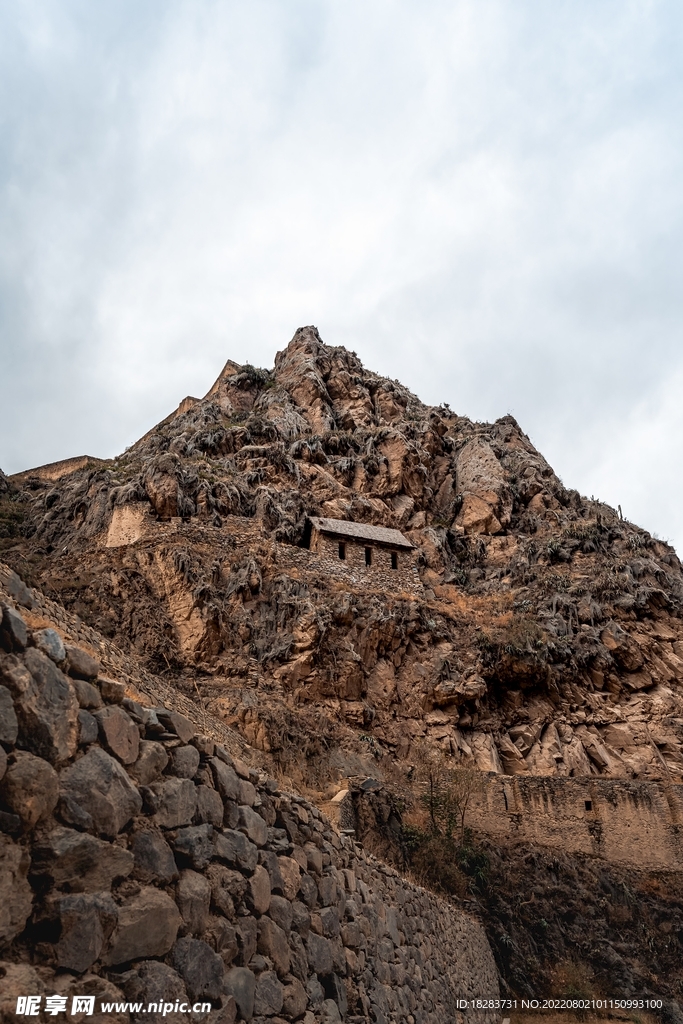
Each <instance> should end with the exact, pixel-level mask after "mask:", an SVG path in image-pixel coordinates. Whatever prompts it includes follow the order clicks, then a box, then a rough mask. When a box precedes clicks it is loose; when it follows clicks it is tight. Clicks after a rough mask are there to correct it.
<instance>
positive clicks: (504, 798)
mask: <svg viewBox="0 0 683 1024" xmlns="http://www.w3.org/2000/svg"><path fill="white" fill-rule="evenodd" d="M503 800H504V801H505V810H506V811H507V810H508V809H509V808H508V795H507V793H506V792H505V790H503Z"/></svg>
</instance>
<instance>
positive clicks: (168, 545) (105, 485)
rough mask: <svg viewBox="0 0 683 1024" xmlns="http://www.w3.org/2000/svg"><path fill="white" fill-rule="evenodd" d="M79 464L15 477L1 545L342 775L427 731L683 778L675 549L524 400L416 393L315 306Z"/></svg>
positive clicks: (682, 661) (510, 759)
mask: <svg viewBox="0 0 683 1024" xmlns="http://www.w3.org/2000/svg"><path fill="white" fill-rule="evenodd" d="M65 466H66V467H67V468H66V469H65V470H64V474H63V475H58V474H57V470H55V469H54V467H51V469H50V472H51V477H50V478H49V479H47V478H43V477H41V476H40V474H39V473H37V474H35V475H33V476H32V475H31V474H30V473H29V474H23V475H22V476H21V477H20V478H16V479H15V480H14V484H15V488H14V490H13V491H11V492H9V491H6V490H5V491H4V492H3V493H2V495H1V496H0V515H1V516H2V519H0V529H1V530H2V532H3V534H4V537H1V538H0V550H1V552H2V553H3V554H4V557H5V558H6V560H7V561H8V562H10V563H11V564H13V565H14V566H15V567H17V568H19V569H21V570H22V572H24V573H25V572H26V570H27V566H28V567H30V574H32V576H33V578H34V580H35V582H37V583H41V582H43V581H44V582H45V584H46V585H47V582H48V580H49V585H50V587H51V588H52V589H53V590H54V591H56V592H57V593H58V594H59V595H60V598H61V599H62V600H63V601H64V602H65V604H67V605H68V606H70V607H74V608H76V609H77V610H79V612H80V614H82V615H83V616H84V617H86V618H88V619H89V620H90V621H91V622H92V623H93V624H96V625H97V626H98V628H100V629H102V630H103V631H104V632H105V633H107V634H108V635H110V636H112V637H115V638H116V639H117V641H118V642H120V643H121V644H122V645H123V646H124V647H127V648H131V649H136V650H137V651H138V652H139V653H140V654H141V655H142V656H143V657H145V658H146V659H147V660H148V662H149V664H150V665H152V666H154V667H155V668H156V669H158V670H163V671H164V672H168V673H169V675H170V677H171V678H173V679H175V681H176V683H177V685H178V686H180V687H185V688H186V690H187V691H188V692H191V693H192V694H193V695H194V698H195V699H197V700H198V701H199V702H200V703H201V704H202V706H205V707H207V708H210V709H211V711H212V712H213V713H215V714H217V715H219V716H222V717H224V718H225V719H226V720H229V721H231V722H233V723H234V724H237V725H238V726H239V728H240V729H241V730H242V731H243V735H244V736H245V737H246V738H248V740H249V742H250V743H253V744H254V745H255V746H256V747H257V748H258V749H260V750H261V751H262V752H263V753H264V754H267V755H268V756H272V757H276V758H279V759H280V760H281V761H283V762H284V761H288V760H291V759H294V760H298V762H299V763H298V766H297V768H296V770H297V772H301V773H302V778H304V777H307V773H308V772H309V771H313V763H312V762H309V759H308V758H309V755H308V754H307V753H306V752H307V751H308V752H309V753H310V757H311V758H313V760H315V759H316V758H317V760H315V769H314V774H316V773H317V775H319V776H321V775H325V774H327V776H328V777H329V778H330V779H333V778H336V777H338V776H339V775H340V773H341V774H342V775H343V774H344V773H348V772H351V770H352V768H353V769H354V770H355V768H354V766H355V767H356V768H357V767H358V766H359V765H360V766H364V767H363V769H362V770H369V769H370V767H372V766H373V765H374V768H373V771H375V772H377V771H380V770H381V764H382V763H384V760H386V763H387V764H391V763H393V762H398V763H400V764H404V765H408V764H409V763H410V760H411V758H412V757H413V755H414V751H415V749H417V747H419V746H420V745H424V744H426V745H428V746H431V747H433V748H435V749H438V750H440V751H441V752H442V753H443V754H444V756H446V757H448V758H451V759H452V760H453V761H454V762H455V763H460V762H463V763H473V764H476V765H477V766H478V767H479V768H481V769H483V770H487V771H494V772H501V773H512V774H519V773H521V774H530V775H534V774H550V775H560V776H562V775H565V776H577V775H606V776H620V777H627V778H628V777H639V776H642V775H645V776H648V777H650V776H652V777H656V778H658V777H661V774H662V772H663V771H666V772H668V773H669V774H670V775H671V776H672V777H674V776H675V777H678V776H679V775H681V776H683V755H682V754H681V742H682V740H683V731H682V730H683V709H681V708H679V703H680V696H679V689H678V687H679V686H680V685H681V684H683V674H682V673H683V647H682V646H681V645H682V644H683V630H681V621H680V614H681V607H682V604H683V576H682V575H681V567H680V563H679V561H678V558H677V556H676V554H675V552H674V551H673V549H671V548H670V547H669V546H667V545H666V544H664V543H662V542H661V541H658V540H656V539H654V538H653V537H651V536H650V535H649V534H648V533H647V532H646V531H644V530H642V529H640V528H638V527H637V526H635V525H634V524H631V523H628V522H626V521H624V520H623V519H622V518H621V516H620V515H619V514H618V513H617V512H615V510H613V509H611V508H609V507H608V506H606V505H604V504H602V503H599V502H595V501H592V500H591V501H589V500H588V499H586V498H584V497H582V496H581V495H580V494H579V493H578V492H577V491H575V490H571V489H569V488H567V487H565V485H564V484H563V483H562V481H561V480H560V479H559V478H558V477H557V475H556V474H555V473H554V471H553V469H552V467H551V466H550V465H549V464H548V463H547V461H546V460H545V459H544V458H543V456H542V455H541V454H540V453H539V452H538V451H537V450H536V449H535V448H534V446H533V445H532V444H531V442H530V441H529V438H528V437H527V436H526V435H525V434H524V433H523V431H522V430H521V428H520V427H519V425H518V424H517V423H516V421H515V420H514V418H513V417H511V416H503V417H501V418H500V419H499V420H497V421H496V422H495V423H491V424H487V423H474V422H472V421H470V420H468V419H467V418H465V417H462V416H459V415H458V414H457V413H455V412H453V411H451V410H450V409H449V408H448V407H447V406H445V405H444V406H440V407H429V406H426V405H424V404H423V403H422V402H420V400H419V399H418V398H417V397H416V396H415V395H413V394H412V393H411V392H410V391H409V390H408V388H406V387H405V386H404V385H402V384H400V383H398V382H396V381H391V380H389V379H387V378H385V377H382V376H380V375H378V374H375V373H373V372H371V371H369V370H366V369H365V368H364V367H363V365H362V364H361V362H360V360H359V359H358V357H357V356H356V355H354V354H353V353H350V352H348V351H347V350H346V349H344V348H342V347H334V346H329V345H327V344H325V343H324V342H323V341H322V339H321V338H320V335H319V333H318V331H317V329H316V328H315V327H310V326H309V327H302V328H300V329H299V330H298V331H297V332H296V333H295V335H294V337H293V338H292V340H291V342H290V343H289V345H288V346H287V347H286V348H285V349H283V350H282V351H281V352H279V353H278V354H277V356H276V359H275V366H274V368H273V369H259V368H256V367H253V366H251V365H248V364H247V365H238V364H236V363H235V362H232V361H230V360H229V361H228V362H227V363H226V365H225V367H224V368H223V370H222V371H221V374H220V375H219V377H218V378H217V380H216V382H215V384H214V385H213V387H212V388H211V389H210V391H209V392H208V394H207V395H206V396H205V398H203V399H201V400H196V399H192V398H187V399H185V400H184V401H183V402H182V403H181V404H180V406H179V408H178V409H177V410H176V411H175V412H174V413H173V414H171V415H170V416H169V417H168V418H167V419H166V420H164V421H163V422H162V423H160V424H159V425H158V426H157V427H155V428H154V429H153V430H151V431H149V432H148V433H147V434H146V435H145V436H144V437H143V438H141V439H140V441H138V442H137V443H136V444H135V445H133V446H132V447H131V449H130V450H128V451H127V452H126V453H124V454H123V455H122V456H120V457H119V458H117V459H114V460H111V461H110V462H101V461H100V462H93V461H92V460H90V461H89V460H87V459H84V460H75V461H74V462H73V463H72V464H71V463H69V464H66V463H65ZM1 483H2V482H1V481H0V484H1ZM311 517H323V518H325V519H328V520H347V521H349V520H350V521H354V522H356V523H360V524H363V523H364V524H368V525H370V526H373V525H374V526H383V527H388V528H392V529H399V530H401V531H403V533H404V534H405V536H406V537H407V539H408V540H409V541H410V543H411V544H412V545H413V549H412V550H413V551H414V555H411V556H410V559H409V561H408V562H407V563H404V562H402V561H401V562H399V559H398V557H397V558H396V559H395V567H394V571H395V572H396V573H397V575H396V576H393V577H392V576H391V575H389V576H388V577H385V576H383V575H382V573H383V572H384V571H385V570H384V569H383V568H382V566H383V565H384V564H385V563H386V564H387V565H389V562H388V561H387V559H388V557H389V556H388V554H386V553H385V555H382V552H381V550H380V549H378V552H377V553H376V557H374V556H373V554H372V552H370V554H367V553H365V554H363V556H362V558H361V556H360V555H359V556H358V557H359V558H360V559H361V560H360V562H359V563H358V565H357V566H356V564H355V563H354V562H353V558H354V557H355V554H354V552H355V551H356V549H355V548H351V549H349V552H348V553H349V556H350V557H351V562H349V561H348V560H347V561H346V564H345V565H342V564H340V560H341V559H342V554H344V550H343V546H339V545H337V547H338V548H339V556H338V557H337V554H336V549H335V548H333V547H329V548H326V549H325V550H326V551H327V552H328V554H329V553H330V552H332V554H333V555H334V558H336V559H337V562H334V563H333V562H330V561H329V560H327V561H326V560H325V559H327V557H328V555H325V556H324V558H323V556H322V555H321V554H320V553H319V552H314V551H311V550H309V547H308V544H309V543H310V541H309V538H310V536H311V532H310V528H309V526H308V525H307V524H310V521H311ZM331 543H332V541H330V544H331ZM359 551H360V548H359ZM321 559H322V560H321ZM363 559H367V561H364V560H363ZM392 564H393V563H392ZM389 571H391V568H390V569H389ZM406 573H408V575H406ZM411 573H412V574H413V575H410V574H411ZM307 716H309V717H310V720H311V722H312V723H313V722H314V723H315V724H313V725H311V729H312V733H313V735H306V727H305V724H302V723H305V722H306V721H307V720H308V717H307ZM617 724H619V729H617V728H616V725H617ZM645 725H647V730H645V728H644V726H645ZM321 735H324V736H325V737H326V739H325V750H326V754H325V758H324V763H323V762H321V761H320V757H319V754H320V736H321ZM365 737H370V740H371V746H368V743H369V742H370V741H369V740H368V739H365ZM653 737H654V739H653ZM653 743H654V746H653ZM370 749H371V750H373V751H374V753H373V754H372V756H371V758H370V761H369V762H368V750H370ZM302 751H303V753H302ZM314 755H315V756H314ZM383 759H384V760H383ZM375 762H377V764H375ZM359 770H360V769H359Z"/></svg>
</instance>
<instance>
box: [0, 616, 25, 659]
mask: <svg viewBox="0 0 683 1024" xmlns="http://www.w3.org/2000/svg"><path fill="white" fill-rule="evenodd" d="M0 642H2V646H3V647H4V648H5V649H6V650H8V651H23V650H24V649H25V647H26V645H27V644H28V629H27V627H26V623H25V622H24V620H23V618H22V616H21V615H20V614H19V612H17V611H15V610H14V608H3V610H2V623H1V624H0Z"/></svg>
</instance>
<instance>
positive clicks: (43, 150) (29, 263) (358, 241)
mask: <svg viewBox="0 0 683 1024" xmlns="http://www.w3.org/2000/svg"><path fill="white" fill-rule="evenodd" d="M682 52H683V5H681V4H680V0H679V2H674V0H671V2H657V0H614V2H612V0H572V2H564V0H553V2H550V3H549V2H548V0H471V2H466V0H443V2H441V0H413V2H398V0H373V2H371V3H368V2H367V0H363V2H359V0H287V2H283V0H248V2H245V0H241V2H239V3H237V2H230V0H223V2H209V0H189V2H180V0H159V2H152V0H135V2H133V0H118V2H117V3H115V4H102V3H92V0H5V2H4V3H3V4H2V5H0V358H1V364H0V466H1V467H2V468H3V469H4V470H5V472H7V473H11V472H16V471H18V470H20V469H25V468H28V467H30V466H36V465H40V464H42V463H44V462H48V461H52V460H56V459H61V458H66V457H68V456H71V455H76V454H83V453H87V454H92V455H98V456H110V455H114V454H117V453H118V452H120V451H122V450H123V449H124V448H125V447H126V445H129V444H131V443H132V442H133V441H134V440H135V439H137V437H139V436H140V435H141V434H142V433H143V432H144V431H145V430H147V429H148V428H149V427H150V426H151V425H152V424H153V423H155V422H156V421H158V420H159V419H160V418H162V417H163V416H165V415H166V414H167V413H168V412H169V411H171V409H173V408H174V407H175V406H176V405H177V403H178V401H179V400H180V399H181V398H183V397H184V396H185V395H187V394H193V395H197V396H201V395H203V394H204V393H205V392H206V391H207V390H208V388H209V387H210V385H211V384H212V382H213V380H214V378H215V377H216V376H217V374H218V372H219V370H220V368H221V366H222V365H223V363H224V362H225V360H226V359H227V358H232V359H235V360H237V361H238V362H247V361H248V362H251V363H254V364H257V365H262V366H272V364H273V358H274V355H275V352H276V351H277V350H278V349H280V348H283V347H284V346H285V345H286V344H287V342H288V341H289V339H290V338H291V336H292V334H293V333H294V330H295V329H296V328H297V327H299V326H302V325H304V324H316V325H317V327H318V328H319V330H320V332H321V335H322V337H323V339H324V340H325V341H327V342H328V343H330V344H334V345H338V344H342V345H346V346H348V347H349V348H352V349H354V350H355V351H356V352H357V353H358V354H359V355H360V357H361V358H362V359H363V361H364V362H365V364H366V365H367V366H369V367H371V368H372V369H375V370H378V371H380V372H382V373H385V374H387V375H388V376H390V377H396V378H399V379H400V380H401V381H402V382H403V383H405V384H407V385H408V386H409V387H411V388H412V389H413V390H414V391H416V392H417V393H418V394H419V395H420V397H421V398H422V399H423V400H425V401H427V402H433V403H439V402H449V403H450V405H451V407H452V408H453V409H455V410H457V411H458V412H460V413H463V414H466V415H469V416H471V417H473V418H475V419H480V420H484V419H495V418H497V417H498V416H501V415H504V414H505V413H508V412H512V413H513V414H514V415H515V416H516V417H517V419H518V420H519V422H520V424H521V425H522V427H523V429H524V430H525V431H526V432H527V433H528V434H529V435H530V437H531V439H532V441H533V442H534V443H535V444H536V445H537V447H538V448H540V449H541V451H542V452H543V453H544V454H545V456H546V457H547V458H548V459H549V461H550V462H551V463H552V464H553V466H554V467H555V469H556V471H557V472H558V473H559V475H560V476H561V477H562V479H563V480H564V482H565V484H566V485H567V486H573V487H578V488H579V489H580V490H581V491H582V492H583V493H585V494H588V495H591V494H593V495H595V496H596V497H600V498H602V499H603V500H606V501H609V502H610V503H611V504H613V505H616V504H617V503H620V504H621V506H622V508H623V511H624V515H626V516H627V517H628V518H631V519H633V520H634V521H636V522H639V523H640V524H641V525H643V526H645V527H647V528H648V529H649V530H651V531H653V532H656V533H657V534H658V535H659V536H661V537H663V538H665V539H669V540H671V541H672V542H673V543H677V545H678V548H679V551H681V549H683V458H682V456H683V400H682V397H683V344H682V340H683V286H682V283H681V272H682V268H683V200H682V196H683V167H682V164H683V118H682V116H681V110H682V109H683V95H682V93H683V88H682V85H683V61H682V60H681V53H682Z"/></svg>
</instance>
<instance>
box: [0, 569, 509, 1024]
mask: <svg viewBox="0 0 683 1024" xmlns="http://www.w3.org/2000/svg"><path fill="white" fill-rule="evenodd" d="M9 582H10V583H12V584H13V586H14V590H15V593H16V598H17V599H16V601H14V600H12V599H11V595H10V597H9V598H8V597H5V599H4V600H3V601H2V603H1V608H0V610H1V612H2V626H1V627H0V960H1V962H0V978H1V979H2V981H1V983H0V988H1V995H0V1014H4V1017H5V1019H7V1020H14V1019H15V1009H16V1000H17V998H18V997H19V996H27V995H38V996H41V997H45V996H48V995H49V996H53V995H58V996H62V997H66V999H67V1002H68V1005H69V1007H70V1006H71V1000H72V998H73V996H75V995H92V996H94V997H95V998H96V1011H95V1014H94V1015H93V1016H92V1017H88V1018H87V1019H90V1020H93V1022H95V1021H104V1020H108V1021H117V1022H121V1024H124V1022H125V1021H134V1022H136V1024H137V1022H138V1021H139V1022H140V1024H142V1022H143V1021H146V1022H148V1024H154V1022H155V1021H157V1020H158V1021H159V1022H161V1021H162V1020H173V1021H174V1022H175V1021H180V1020H189V1019H191V1015H189V1016H188V1015H187V1014H185V1015H183V1014H180V1013H178V1014H174V1013H171V1014H170V1015H163V1014H162V1013H161V1012H145V1011H146V1007H147V1004H148V1003H152V1002H153V1003H155V1004H156V1003H157V1002H165V1001H170V1002H172V1003H173V1004H175V1003H176V1002H178V1003H187V1004H188V1005H194V1004H195V1003H197V1004H199V1003H205V1004H207V1005H206V1007H205V1008H204V1009H203V1010H201V1011H199V1010H198V1011H197V1014H198V1016H197V1019H203V1020H206V1021H210V1022H211V1024H213V1022H216V1024H232V1022H233V1021H234V1020H235V1019H242V1020H253V1021H254V1022H259V1024H265V1022H266V1021H271V1022H272V1024H283V1022H288V1021H296V1020H299V1021H302V1022H303V1024H316V1022H333V1021H341V1020H348V1021H351V1022H353V1021H356V1022H360V1021H370V1020H372V1021H375V1022H377V1024H382V1022H384V1024H389V1022H394V1024H398V1022H408V1024H427V1022H430V1024H446V1022H451V1021H453V1022H455V1021H463V1020H467V1019H475V1018H476V1019H478V1020H482V1021H486V1022H488V1021H491V1022H493V1021H494V1020H497V1019H498V1015H497V1014H496V1013H494V1012H493V1011H476V1012H475V1011H474V1010H473V1009H472V1008H471V1000H472V999H473V998H495V997H496V996H497V994H498V982H497V974H496V969H495V964H494V961H493V958H492V955H491V951H490V948H489V946H488V943H487V940H486V937H485V933H484V931H483V928H482V925H481V924H480V922H479V921H478V920H476V919H475V918H473V917H471V916H469V915H468V914H467V913H465V912H464V911H462V910H461V909H460V908H458V907H457V906H455V905H454V904H452V903H449V902H447V901H445V900H441V899H439V898H437V897H436V896H435V895H433V894H431V893H429V892H427V891H425V890H423V889H420V888H419V887H417V886H414V885H412V884H410V883H408V882H406V881H405V880H404V879H403V878H402V877H400V876H399V875H398V874H397V873H396V872H395V871H394V870H393V869H390V868H388V867H386V866H385V865H382V864H381V863H380V862H378V861H377V860H375V859H374V858H372V857H371V856H369V855H368V854H366V853H365V852H364V851H363V850H362V849H361V848H360V847H358V846H357V845H356V844H355V843H354V842H353V841H352V840H351V839H349V838H348V837H346V836H340V835H339V834H338V833H337V832H336V831H335V830H334V829H333V828H332V826H331V825H330V823H329V822H328V821H327V820H326V819H325V818H324V817H323V816H322V815H321V813H320V811H319V810H318V809H317V808H315V807H314V806H312V805H310V804H309V803H307V802H306V801H305V800H303V799H302V798H300V797H299V796H297V795H296V794H292V793H286V792H283V791H281V789H280V787H279V785H278V783H277V782H276V781H275V780H273V779H269V778H267V777H266V776H265V775H264V774H262V773H260V772H259V771H257V770H255V769H253V768H251V769H250V768H249V767H248V766H247V765H246V764H245V763H244V762H242V761H240V760H239V759H237V758H234V757H233V756H231V754H230V753H229V751H228V750H227V749H226V747H225V746H223V745H222V744H220V743H216V742H215V741H214V740H213V739H211V738H210V737H208V736H207V735H205V734H204V733H203V732H201V733H200V732H198V731H197V727H196V725H195V724H194V723H193V722H192V721H191V720H190V719H189V718H188V717H185V716H183V715H181V714H179V713H177V712H175V711H173V710H169V709H168V708H165V707H160V706H155V707H148V706H145V705H144V704H143V703H141V702H139V701H136V700H133V699H131V698H130V697H129V696H127V686H126V685H125V684H124V683H123V682H121V681H120V680H119V679H115V678H109V677H108V676H106V675H104V673H103V670H102V665H101V663H100V662H99V660H98V659H97V658H95V657H93V655H92V653H91V652H88V651H86V650H84V649H83V648H80V647H77V646H74V645H71V644H69V643H66V644H65V643H64V642H63V637H62V635H61V633H60V630H59V628H53V626H56V627H59V623H58V622H54V623H53V625H52V626H50V625H43V626H42V628H34V629H33V630H32V629H31V628H29V626H28V625H27V622H26V619H25V617H24V614H22V613H23V611H24V609H23V608H22V609H21V610H19V608H18V607H17V605H18V604H19V605H21V603H22V601H23V603H24V605H25V604H26V603H27V602H28V601H30V600H33V601H35V600H36V596H35V595H31V594H30V593H29V592H26V593H24V592H23V591H22V590H21V587H17V585H16V583H15V582H14V580H10V581H9ZM44 611H45V608H43V612H44ZM26 617H28V612H26ZM458 999H467V1000H470V1004H469V1008H468V1009H467V1010H465V1011H464V1012H462V1013H461V1012H460V1011H459V1010H458V1009H457V1007H456V1000H458ZM103 1000H106V1001H108V1002H120V1003H124V1002H126V1001H134V1002H139V1003H141V1004H142V1005H143V1006H144V1007H145V1011H142V1010H140V1011H136V1012H133V1013H131V1012H129V1011H127V1010H124V1009H121V1010H120V1011H117V1012H116V1013H109V1014H108V1015H106V1014H103V1013H102V1012H101V1003H102V1001H103ZM209 1004H210V1009H209ZM41 1006H42V1009H41V1012H40V1013H39V1015H38V1016H37V1018H36V1019H39V1020H41V1021H45V1020H50V1019H53V1018H51V1017H50V1016H48V1015H47V1014H46V1007H45V1003H44V1000H43V1002H42V1004H41ZM77 1019H78V1020H80V1018H77ZM83 1019H86V1018H83Z"/></svg>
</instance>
